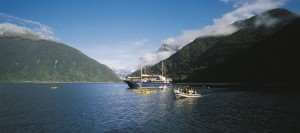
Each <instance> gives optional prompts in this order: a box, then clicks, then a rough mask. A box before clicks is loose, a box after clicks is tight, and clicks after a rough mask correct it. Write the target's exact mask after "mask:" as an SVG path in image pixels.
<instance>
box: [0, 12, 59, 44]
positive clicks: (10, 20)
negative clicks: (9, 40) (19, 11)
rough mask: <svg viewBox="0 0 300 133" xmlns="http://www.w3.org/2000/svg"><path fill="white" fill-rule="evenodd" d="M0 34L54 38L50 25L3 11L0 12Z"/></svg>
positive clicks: (31, 37) (32, 37)
mask: <svg viewBox="0 0 300 133" xmlns="http://www.w3.org/2000/svg"><path fill="white" fill-rule="evenodd" d="M0 35H6V36H20V37H25V38H30V39H46V40H56V38H55V35H54V32H53V30H52V28H51V27H49V26H47V25H44V24H41V23H40V22H36V21H32V20H28V19H22V18H18V17H15V16H11V15H7V14H4V13H0Z"/></svg>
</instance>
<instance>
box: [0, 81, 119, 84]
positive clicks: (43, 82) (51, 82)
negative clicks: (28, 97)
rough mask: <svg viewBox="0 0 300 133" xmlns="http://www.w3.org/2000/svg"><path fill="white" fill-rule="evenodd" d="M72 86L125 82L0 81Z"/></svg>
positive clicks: (5, 82) (0, 82) (3, 82)
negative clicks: (72, 84) (73, 84)
mask: <svg viewBox="0 0 300 133" xmlns="http://www.w3.org/2000/svg"><path fill="white" fill-rule="evenodd" d="M11 83H12V84H26V83H28V84H71V83H87V84H95V83H96V84H97V83H99V84H100V83H102V84H103V83H123V82H121V81H120V82H90V81H70V82H64V81H0V84H11Z"/></svg>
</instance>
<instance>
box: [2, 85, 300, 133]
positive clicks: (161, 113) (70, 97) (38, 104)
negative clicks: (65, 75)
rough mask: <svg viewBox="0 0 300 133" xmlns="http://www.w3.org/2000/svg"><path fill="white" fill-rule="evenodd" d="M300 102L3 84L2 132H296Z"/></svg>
mask: <svg viewBox="0 0 300 133" xmlns="http://www.w3.org/2000/svg"><path fill="white" fill-rule="evenodd" d="M53 86H57V88H52V87H53ZM212 90H214V89H212ZM299 99H300V98H299V97H298V96H297V95H296V94H295V95H294V94H283V93H276V92H275V93H270V92H257V91H240V90H226V89H224V90H223V89H217V88H216V89H215V91H206V92H205V94H204V96H203V97H202V98H197V99H189V98H186V99H176V98H175V96H174V94H173V93H172V90H171V89H164V90H155V91H152V92H151V93H140V92H136V91H134V90H130V89H127V86H126V85H125V84H115V83H100V84H87V83H86V84H81V83H69V84H0V132H1V133H14V132H20V133H35V132H43V133H45V132H47V133H48V132H49V133H54V132H55V133H67V132H69V133H71V132H72V133H81V132H82V133H101V132H107V133H118V132H149V133H153V132H162V133H168V132H170V133H182V132H201V133H210V132H222V133H224V132H238V133H241V132H293V131H299V127H298V126H299V125H300V122H299V121H298V118H300V117H299V116H300V115H299V112H300V109H299V108H298V101H299Z"/></svg>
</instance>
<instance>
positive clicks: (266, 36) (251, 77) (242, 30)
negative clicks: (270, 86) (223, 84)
mask: <svg viewBox="0 0 300 133" xmlns="http://www.w3.org/2000/svg"><path fill="white" fill-rule="evenodd" d="M233 25H234V26H235V27H238V28H239V30H238V31H237V32H235V33H233V34H231V35H226V36H208V37H200V38H197V39H195V40H194V41H193V42H191V43H189V44H187V45H186V46H185V47H183V48H182V49H180V50H179V51H178V52H176V53H175V54H173V55H172V56H171V57H169V58H168V59H166V60H165V64H166V67H167V74H168V76H169V77H171V78H173V79H174V80H175V81H177V82H201V81H233V82H248V81H249V82H251V81H253V82H254V81H255V82H285V81H287V80H289V79H292V78H290V77H289V76H288V75H293V73H292V72H296V71H298V69H297V67H294V66H296V60H297V57H299V56H300V55H297V52H295V51H296V50H299V46H298V45H296V43H297V42H299V41H300V40H299V39H298V38H297V35H299V34H300V33H299V32H300V29H299V26H300V23H299V16H298V15H296V14H294V13H291V12H289V11H288V10H285V9H273V10H270V11H267V12H264V13H262V14H260V15H257V16H253V17H251V18H249V19H246V20H242V21H238V22H235V23H234V24H233ZM160 64H161V62H160V63H158V64H156V65H153V66H150V67H147V71H148V72H150V73H160ZM137 74H138V72H135V73H133V74H132V75H137Z"/></svg>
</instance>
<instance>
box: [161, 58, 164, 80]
mask: <svg viewBox="0 0 300 133" xmlns="http://www.w3.org/2000/svg"><path fill="white" fill-rule="evenodd" d="M161 76H164V60H162V61H161Z"/></svg>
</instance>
